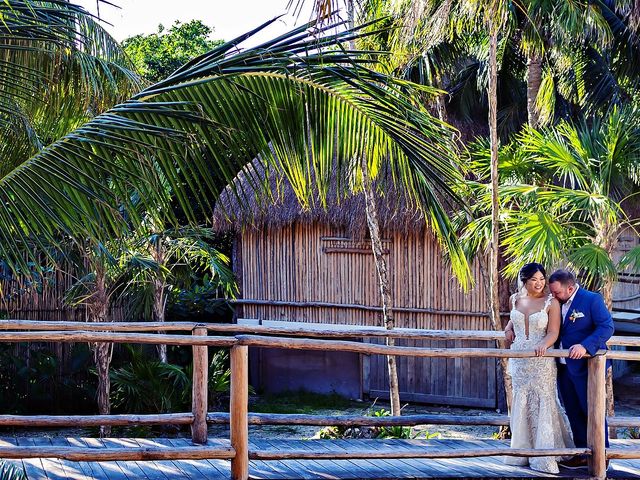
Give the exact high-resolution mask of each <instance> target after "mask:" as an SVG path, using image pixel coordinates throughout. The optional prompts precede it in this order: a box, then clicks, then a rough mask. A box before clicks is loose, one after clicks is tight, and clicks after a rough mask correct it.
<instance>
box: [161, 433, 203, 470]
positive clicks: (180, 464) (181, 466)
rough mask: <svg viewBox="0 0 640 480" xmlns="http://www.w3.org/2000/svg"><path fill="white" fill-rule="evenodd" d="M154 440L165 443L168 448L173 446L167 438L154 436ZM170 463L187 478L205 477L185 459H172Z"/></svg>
mask: <svg viewBox="0 0 640 480" xmlns="http://www.w3.org/2000/svg"><path fill="white" fill-rule="evenodd" d="M154 440H155V441H156V442H158V443H161V444H163V445H165V446H166V447H168V448H174V447H173V443H171V442H170V440H169V439H168V438H155V439H154ZM171 463H172V464H173V465H174V466H175V467H176V468H177V469H178V470H180V471H181V472H182V475H183V476H184V478H187V479H189V480H198V479H201V478H207V477H206V476H203V475H202V473H201V472H200V470H199V469H198V468H197V467H195V466H194V465H192V464H190V463H189V462H187V461H182V460H172V461H171Z"/></svg>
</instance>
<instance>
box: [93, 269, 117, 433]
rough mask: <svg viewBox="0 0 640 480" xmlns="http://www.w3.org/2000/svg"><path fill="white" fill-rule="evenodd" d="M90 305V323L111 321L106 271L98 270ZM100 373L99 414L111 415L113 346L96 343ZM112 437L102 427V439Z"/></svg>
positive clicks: (95, 351) (98, 390)
mask: <svg viewBox="0 0 640 480" xmlns="http://www.w3.org/2000/svg"><path fill="white" fill-rule="evenodd" d="M95 288H96V289H95V292H94V294H93V295H92V297H91V302H90V304H89V305H88V314H89V321H90V322H103V323H104V322H107V321H108V320H109V299H108V295H107V290H106V276H105V272H104V270H102V269H101V268H97V269H96V287H95ZM91 347H92V350H93V355H94V361H95V365H96V371H97V373H98V388H97V391H96V399H97V403H98V413H99V414H100V415H109V414H110V413H111V401H110V398H109V397H110V393H111V381H110V379H109V366H110V364H111V357H112V355H113V344H111V343H94V344H92V345H91ZM109 435H111V427H110V426H106V425H101V426H100V437H106V436H109Z"/></svg>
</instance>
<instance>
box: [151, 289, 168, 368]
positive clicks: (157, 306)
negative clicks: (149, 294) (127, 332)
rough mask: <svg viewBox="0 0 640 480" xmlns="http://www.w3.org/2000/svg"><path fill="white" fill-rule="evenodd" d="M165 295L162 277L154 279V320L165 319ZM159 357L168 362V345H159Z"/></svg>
mask: <svg viewBox="0 0 640 480" xmlns="http://www.w3.org/2000/svg"><path fill="white" fill-rule="evenodd" d="M165 295H166V285H165V282H163V281H162V280H161V279H158V278H156V279H154V280H153V307H152V308H153V310H152V312H151V313H152V318H153V321H154V322H164V320H165ZM158 333H159V334H163V333H165V332H164V331H163V330H159V331H158ZM158 357H159V358H160V362H162V363H167V346H166V345H158Z"/></svg>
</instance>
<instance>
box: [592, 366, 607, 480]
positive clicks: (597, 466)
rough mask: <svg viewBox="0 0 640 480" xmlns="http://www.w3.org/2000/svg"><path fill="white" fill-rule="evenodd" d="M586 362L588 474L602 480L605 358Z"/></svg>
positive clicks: (603, 465) (603, 467) (604, 457)
mask: <svg viewBox="0 0 640 480" xmlns="http://www.w3.org/2000/svg"><path fill="white" fill-rule="evenodd" d="M587 362H588V365H589V376H588V386H587V392H588V393H587V403H588V405H589V418H588V422H587V446H588V447H589V448H590V449H591V457H589V473H590V474H591V475H592V476H593V477H594V478H598V479H604V478H606V475H607V454H606V449H605V435H606V432H605V428H604V425H605V423H604V421H605V415H606V400H607V394H606V392H605V368H606V357H605V356H604V355H596V356H595V357H592V358H590V359H589V360H587Z"/></svg>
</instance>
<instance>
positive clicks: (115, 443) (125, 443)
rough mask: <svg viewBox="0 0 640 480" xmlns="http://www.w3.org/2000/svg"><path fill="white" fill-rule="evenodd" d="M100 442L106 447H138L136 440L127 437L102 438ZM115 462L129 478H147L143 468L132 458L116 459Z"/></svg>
mask: <svg viewBox="0 0 640 480" xmlns="http://www.w3.org/2000/svg"><path fill="white" fill-rule="evenodd" d="M102 443H103V444H104V445H105V446H106V447H107V448H122V449H125V448H131V447H133V448H136V447H139V445H138V444H137V442H135V441H132V440H129V439H127V438H118V439H116V438H103V439H102ZM116 463H117V464H118V466H119V467H120V469H121V470H122V471H123V472H124V474H125V475H126V476H127V477H128V478H130V479H139V478H140V479H148V477H147V476H146V474H145V472H144V468H142V466H141V465H140V464H139V463H138V462H136V461H134V460H116Z"/></svg>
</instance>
